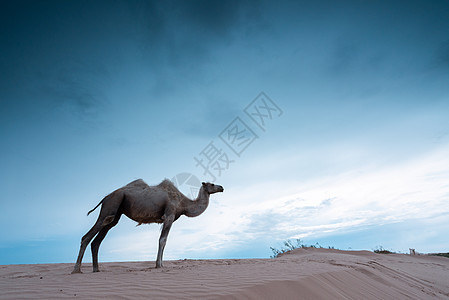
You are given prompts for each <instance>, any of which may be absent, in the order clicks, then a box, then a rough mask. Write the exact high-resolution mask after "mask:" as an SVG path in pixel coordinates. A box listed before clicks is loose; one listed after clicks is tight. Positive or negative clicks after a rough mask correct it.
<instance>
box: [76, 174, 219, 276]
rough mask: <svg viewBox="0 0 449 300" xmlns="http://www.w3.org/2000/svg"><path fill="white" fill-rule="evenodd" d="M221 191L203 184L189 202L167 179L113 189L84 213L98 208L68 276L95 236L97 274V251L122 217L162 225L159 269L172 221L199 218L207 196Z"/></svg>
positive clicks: (93, 249)
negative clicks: (156, 182) (95, 217)
mask: <svg viewBox="0 0 449 300" xmlns="http://www.w3.org/2000/svg"><path fill="white" fill-rule="evenodd" d="M223 191H224V189H223V187H222V186H221V185H216V184H213V183H209V182H207V183H205V182H203V183H202V185H201V188H200V190H199V192H198V197H197V198H196V200H190V199H189V198H187V197H186V196H184V195H183V194H182V193H181V192H180V191H179V190H178V189H177V188H176V187H175V185H174V184H173V183H172V182H171V181H170V180H168V179H165V180H164V181H162V182H161V183H160V184H158V185H156V186H149V185H148V184H146V183H145V182H144V181H143V180H142V179H137V180H135V181H133V182H131V183H128V184H127V185H125V186H124V187H121V188H119V189H117V190H115V191H114V192H112V193H110V194H109V195H107V196H106V197H104V198H103V200H101V201H100V203H98V205H97V206H95V208H93V209H92V210H91V211H89V212H88V213H87V215H89V214H90V213H91V212H93V211H94V210H95V209H97V207H98V206H100V205H101V210H100V215H99V216H98V219H97V222H96V223H95V225H94V226H93V227H92V228H91V229H90V230H89V231H88V232H87V233H86V234H85V235H84V236H83V237H82V238H81V246H80V251H79V254H78V259H77V260H76V263H75V267H74V269H73V271H72V274H73V273H81V261H82V259H83V255H84V251H85V250H86V247H87V245H89V243H90V241H91V240H92V239H93V238H94V237H95V236H96V237H95V239H94V240H93V242H92V244H91V250H92V266H93V271H94V272H99V271H100V270H99V268H98V249H99V247H100V244H101V242H102V241H103V239H104V238H105V236H106V234H107V233H108V231H109V230H110V229H111V228H112V227H114V226H115V225H117V223H118V221H119V220H120V217H121V215H122V214H124V215H126V216H127V217H128V218H130V219H132V220H134V221H136V222H138V223H139V224H138V225H140V224H149V223H162V232H161V236H160V238H159V249H158V252H157V259H156V268H161V267H162V255H163V252H164V248H165V244H166V242H167V236H168V233H169V231H170V228H171V226H172V224H173V222H174V221H176V220H177V219H178V218H179V217H180V216H182V215H185V216H187V217H197V216H199V215H201V214H202V213H203V212H204V211H205V210H206V208H207V206H208V205H209V196H210V194H214V193H218V192H223Z"/></svg>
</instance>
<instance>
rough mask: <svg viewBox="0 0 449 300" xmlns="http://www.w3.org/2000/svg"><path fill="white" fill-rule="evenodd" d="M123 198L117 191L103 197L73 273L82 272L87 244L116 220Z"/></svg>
mask: <svg viewBox="0 0 449 300" xmlns="http://www.w3.org/2000/svg"><path fill="white" fill-rule="evenodd" d="M122 200H123V194H121V193H120V194H119V193H118V192H117V191H116V192H113V193H112V194H109V195H108V196H106V197H105V198H104V199H103V204H102V205H101V211H100V215H99V216H98V219H97V222H96V223H95V225H94V226H93V227H92V228H91V229H90V230H89V231H88V232H87V233H86V234H85V235H84V236H83V238H82V239H81V246H80V252H79V254H78V258H77V260H76V263H75V267H74V268H73V271H72V274H73V273H81V261H82V260H83V256H84V252H85V251H86V247H87V245H89V243H90V241H91V240H92V239H93V238H94V237H95V235H97V233H98V232H100V230H101V229H102V228H104V227H106V226H109V225H110V224H111V223H113V222H114V220H115V218H116V215H117V213H118V211H119V208H120V205H121V203H122Z"/></svg>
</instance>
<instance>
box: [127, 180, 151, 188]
mask: <svg viewBox="0 0 449 300" xmlns="http://www.w3.org/2000/svg"><path fill="white" fill-rule="evenodd" d="M141 185H146V186H148V184H147V183H146V182H145V181H143V179H140V178H139V179H136V180H134V181H131V182H130V183H128V184H127V185H126V186H141Z"/></svg>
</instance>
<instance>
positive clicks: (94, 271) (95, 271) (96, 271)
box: [92, 270, 100, 273]
mask: <svg viewBox="0 0 449 300" xmlns="http://www.w3.org/2000/svg"><path fill="white" fill-rule="evenodd" d="M92 272H93V273H98V272H100V270H93V271H92Z"/></svg>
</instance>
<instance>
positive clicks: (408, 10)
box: [0, 0, 449, 264]
mask: <svg viewBox="0 0 449 300" xmlns="http://www.w3.org/2000/svg"><path fill="white" fill-rule="evenodd" d="M0 70H1V72H0V139H1V147H0V157H1V160H0V163H1V165H0V189H1V191H2V193H1V196H0V197H1V198H0V226H1V228H2V230H1V231H0V232H1V233H0V234H1V235H0V241H1V242H0V264H25V263H60V262H74V261H75V259H76V256H77V254H78V250H79V243H80V239H81V237H82V236H83V235H84V234H85V233H86V232H87V231H88V230H89V229H90V227H91V226H92V225H93V224H94V223H95V221H96V218H97V216H98V212H99V210H98V209H97V211H95V212H94V213H92V214H91V215H89V216H86V213H87V211H89V210H90V209H92V208H93V207H95V205H96V204H97V203H98V202H99V201H100V200H101V199H102V198H103V197H104V196H106V195H107V194H109V193H110V192H112V191H114V190H115V189H117V188H120V187H121V186H123V185H126V184H127V183H129V182H130V181H132V180H135V179H138V178H142V179H144V180H145V181H146V182H147V183H148V184H149V185H156V184H158V183H159V182H160V181H162V180H163V179H164V178H168V179H173V180H174V181H176V183H177V184H178V186H179V188H180V189H181V190H182V191H183V192H184V193H186V195H190V194H192V197H195V195H194V194H195V192H196V190H195V188H196V186H197V185H198V183H199V182H201V181H211V182H215V183H217V184H220V185H222V186H223V187H224V189H225V191H224V193H219V194H214V195H212V196H211V202H210V204H209V207H208V208H207V210H206V211H205V212H204V213H203V214H202V215H201V216H199V217H196V218H187V217H181V218H180V219H179V220H177V221H176V222H175V224H174V225H173V227H172V230H171V232H170V235H169V238H168V242H167V247H166V248H165V253H164V258H165V259H184V258H189V259H193V258H255V257H257V258H263V257H269V256H270V255H271V254H272V252H271V250H270V247H278V248H279V247H281V246H282V242H283V241H285V240H287V239H292V240H293V239H298V238H299V239H302V240H303V241H304V242H305V243H306V244H315V243H319V244H320V245H322V246H325V247H327V246H331V247H335V248H339V249H343V250H346V249H360V250H362V249H363V250H373V249H375V248H376V247H380V246H382V247H384V248H385V249H388V250H392V251H397V252H403V253H406V252H408V250H409V248H415V249H416V251H418V252H447V251H449V250H448V249H449V242H448V239H447V232H448V231H449V201H448V200H449V118H448V116H449V4H448V2H447V1H338V3H337V2H335V1H282V0H281V1H276V2H273V1H137V0H136V1H2V2H1V4H0ZM135 225H136V222H134V221H132V220H130V219H128V218H126V217H122V219H121V221H120V223H119V224H118V225H117V226H116V227H114V228H113V229H112V230H111V231H110V232H109V233H108V236H107V237H106V239H105V240H104V242H103V243H102V246H101V249H100V254H99V259H100V261H134V260H149V261H154V260H155V258H156V253H157V244H158V243H157V241H158V238H159V234H160V226H159V225H157V224H149V225H142V226H138V227H136V226H135ZM84 261H85V262H89V261H91V257H90V251H86V255H85V258H84Z"/></svg>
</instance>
